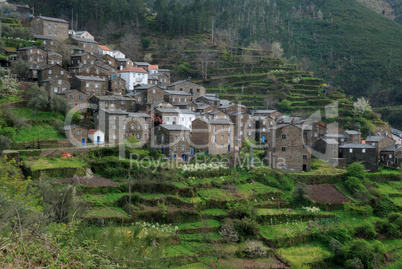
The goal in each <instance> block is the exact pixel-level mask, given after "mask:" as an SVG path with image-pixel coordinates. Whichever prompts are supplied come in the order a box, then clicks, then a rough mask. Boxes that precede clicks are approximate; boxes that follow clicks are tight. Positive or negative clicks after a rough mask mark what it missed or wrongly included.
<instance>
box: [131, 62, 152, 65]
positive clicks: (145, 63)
mask: <svg viewBox="0 0 402 269" xmlns="http://www.w3.org/2000/svg"><path fill="white" fill-rule="evenodd" d="M134 63H135V64H136V65H149V63H147V62H134Z"/></svg>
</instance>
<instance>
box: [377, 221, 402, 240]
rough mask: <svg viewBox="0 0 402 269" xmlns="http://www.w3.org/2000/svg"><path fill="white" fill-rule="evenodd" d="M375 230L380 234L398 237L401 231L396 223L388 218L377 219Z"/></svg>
mask: <svg viewBox="0 0 402 269" xmlns="http://www.w3.org/2000/svg"><path fill="white" fill-rule="evenodd" d="M375 226H376V227H377V230H378V232H379V233H380V234H383V235H385V236H387V237H392V238H393V237H399V236H400V235H401V231H400V229H399V227H398V225H397V224H395V223H391V222H390V221H389V220H384V219H382V220H379V221H377V222H376V223H375Z"/></svg>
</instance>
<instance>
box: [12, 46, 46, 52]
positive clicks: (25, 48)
mask: <svg viewBox="0 0 402 269" xmlns="http://www.w3.org/2000/svg"><path fill="white" fill-rule="evenodd" d="M29 49H40V50H41V48H39V47H37V46H29V47H23V48H20V49H17V51H18V50H29Z"/></svg>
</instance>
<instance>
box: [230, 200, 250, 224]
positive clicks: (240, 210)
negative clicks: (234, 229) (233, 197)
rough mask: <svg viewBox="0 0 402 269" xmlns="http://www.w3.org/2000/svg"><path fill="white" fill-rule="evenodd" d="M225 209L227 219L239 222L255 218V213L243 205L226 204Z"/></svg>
mask: <svg viewBox="0 0 402 269" xmlns="http://www.w3.org/2000/svg"><path fill="white" fill-rule="evenodd" d="M227 207H228V217H229V218H232V219H239V220H241V219H243V218H249V219H254V217H255V213H254V212H253V209H252V208H251V207H250V206H249V205H244V204H240V203H233V204H230V203H228V205H227Z"/></svg>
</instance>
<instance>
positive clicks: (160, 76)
mask: <svg viewBox="0 0 402 269" xmlns="http://www.w3.org/2000/svg"><path fill="white" fill-rule="evenodd" d="M148 84H153V85H158V86H160V87H162V88H164V89H166V88H167V87H168V86H169V85H170V75H168V74H167V73H153V72H152V70H151V71H150V73H149V75H148Z"/></svg>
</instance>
